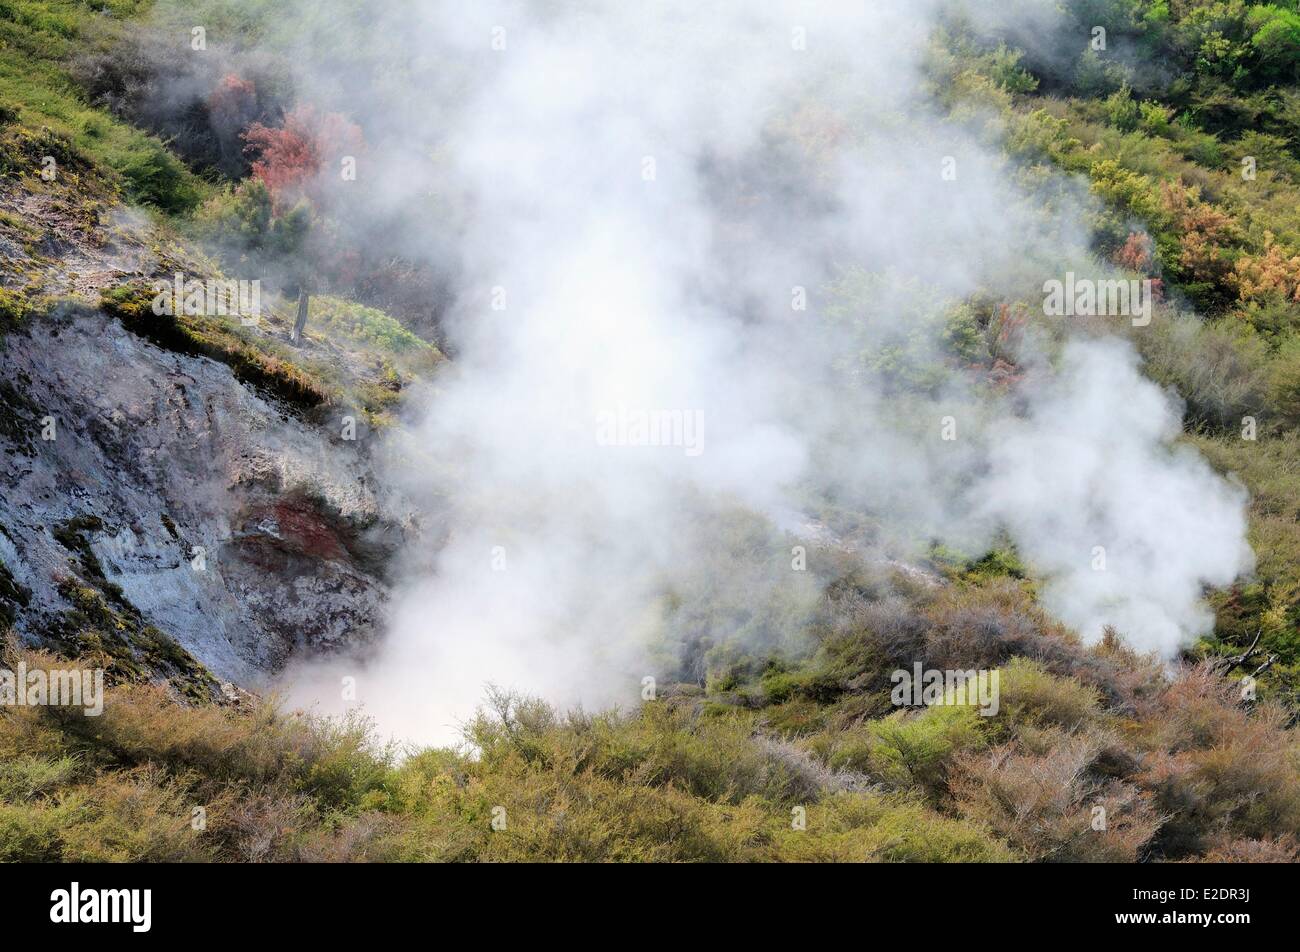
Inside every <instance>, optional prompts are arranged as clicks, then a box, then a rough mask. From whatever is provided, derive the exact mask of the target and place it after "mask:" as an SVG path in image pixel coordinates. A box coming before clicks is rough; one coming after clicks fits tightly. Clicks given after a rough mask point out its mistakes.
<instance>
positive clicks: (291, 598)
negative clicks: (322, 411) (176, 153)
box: [0, 306, 404, 693]
mask: <svg viewBox="0 0 1300 952" xmlns="http://www.w3.org/2000/svg"><path fill="white" fill-rule="evenodd" d="M0 418H2V419H3V424H2V425H0V564H2V565H3V571H2V573H0V607H2V608H3V611H4V613H5V617H7V618H8V619H9V621H10V623H11V625H12V628H13V630H14V632H15V633H16V634H17V635H18V636H19V637H21V638H22V639H23V640H24V641H27V642H29V643H34V644H50V645H51V646H53V647H56V648H63V649H80V650H85V649H87V648H90V649H92V650H93V649H98V648H100V647H103V648H104V649H105V650H107V652H108V653H109V654H112V655H114V656H118V657H120V658H121V660H122V663H123V665H124V667H125V668H126V669H127V670H131V671H133V672H134V674H135V676H143V677H154V676H164V677H172V678H175V677H176V676H178V675H179V676H183V677H185V678H187V679H189V680H191V681H195V680H197V681H200V682H206V684H207V686H208V687H207V688H206V689H205V691H206V693H213V692H212V690H211V689H212V688H213V686H214V684H215V682H213V681H212V679H210V678H208V677H207V676H206V674H204V673H203V672H201V671H198V670H197V669H196V670H192V671H188V672H187V671H186V668H187V663H186V661H185V659H184V656H183V653H181V652H176V651H175V650H174V648H175V645H172V644H171V640H174V642H175V644H176V645H179V647H180V648H182V649H184V653H188V655H190V656H192V657H193V659H196V660H197V661H198V662H199V663H200V664H201V665H202V666H204V667H205V668H206V669H207V670H208V671H209V672H211V675H213V676H215V679H217V681H231V682H234V683H235V684H237V685H240V686H244V687H251V688H256V687H257V686H259V685H261V684H263V683H265V681H266V680H267V677H268V675H270V674H271V673H273V672H275V671H277V670H279V669H280V668H281V667H283V666H284V664H285V663H286V662H287V660H288V659H289V658H290V656H291V655H293V654H294V653H295V652H319V651H331V650H338V649H341V648H344V647H348V648H352V647H355V646H357V645H359V644H363V643H364V642H366V641H368V640H369V639H371V638H373V637H374V636H375V635H376V634H377V633H378V632H379V631H380V630H381V628H382V626H383V623H384V618H385V611H386V605H387V602H388V596H389V589H388V585H387V584H386V581H385V572H386V565H387V563H388V561H389V559H390V557H391V556H392V554H393V553H394V552H395V551H396V549H397V548H398V546H399V544H400V543H401V541H402V536H403V531H404V530H403V529H402V528H401V525H402V520H403V518H404V517H403V515H402V514H401V512H400V507H399V506H397V505H395V504H394V503H393V501H392V500H391V499H385V498H383V496H382V494H381V493H378V492H377V491H376V481H375V477H374V474H373V470H372V467H371V463H370V459H369V455H368V454H369V449H370V447H371V446H373V445H374V443H375V440H374V439H364V440H356V441H351V440H344V439H342V438H341V433H340V431H339V429H338V428H336V427H332V426H330V425H329V424H321V423H316V422H308V421H306V420H304V419H301V418H299V417H298V416H296V415H295V414H294V413H293V412H291V411H290V410H289V409H287V408H285V407H282V406H280V405H278V404H276V403H274V402H272V400H271V398H269V397H265V398H264V397H263V396H262V395H259V394H258V393H257V392H255V391H254V390H253V389H252V388H250V387H249V386H247V385H245V384H243V383H241V382H240V381H238V380H236V379H235V377H234V375H233V374H232V372H231V370H230V369H229V368H228V367H226V366H224V365H223V364H220V363H217V362H215V361H212V360H209V359H207V358H203V357H192V356H187V355H184V354H178V353H173V352H169V351H166V350H163V349H160V348H159V347H156V346H154V345H153V344H151V343H149V342H148V341H146V340H144V339H142V338H140V337H137V336H135V335H134V334H132V333H130V332H129V331H127V330H126V329H124V328H123V326H122V325H121V324H120V323H119V322H118V321H117V320H116V319H115V318H112V317H110V316H108V315H106V314H105V313H103V312H101V311H98V310H94V309H92V308H89V307H79V306H64V307H59V308H55V309H54V310H53V311H52V312H51V313H49V314H47V315H43V316H39V317H36V318H33V319H32V320H30V321H29V322H28V323H27V325H26V326H25V327H24V328H22V329H21V330H19V331H16V332H12V333H10V334H8V335H7V336H6V337H4V338H3V339H2V340H0ZM0 621H3V618H0ZM110 629H111V630H110ZM154 629H156V631H155V630H154ZM88 632H89V634H88ZM87 638H89V639H91V641H92V642H93V641H94V640H95V639H96V638H98V639H100V640H101V641H102V642H103V644H102V645H99V644H94V643H91V644H86V639H87ZM70 642H72V643H70ZM78 642H79V643H78Z"/></svg>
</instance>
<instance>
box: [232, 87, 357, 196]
mask: <svg viewBox="0 0 1300 952" xmlns="http://www.w3.org/2000/svg"><path fill="white" fill-rule="evenodd" d="M244 141H245V142H246V143H247V149H248V151H249V152H251V153H253V154H255V155H256V156H257V158H256V159H255V160H254V161H253V174H254V175H255V176H257V177H258V178H259V179H261V181H262V182H263V183H265V185H266V187H267V189H269V190H270V192H271V198H272V200H273V201H274V203H275V205H276V207H277V209H279V208H284V207H285V206H287V205H289V204H292V203H293V202H295V201H297V200H298V199H300V198H303V197H308V198H311V199H312V200H313V201H314V202H316V203H317V204H319V203H320V202H321V200H322V199H323V198H324V194H325V193H324V191H323V189H322V188H321V187H320V186H321V184H322V179H323V177H322V175H321V172H322V170H324V169H325V168H327V167H329V166H333V165H334V164H335V163H336V162H337V161H338V160H339V159H340V158H342V157H343V156H344V155H356V154H357V153H359V152H360V151H361V150H362V148H363V147H364V146H365V139H364V137H363V136H362V134H361V129H360V128H359V127H357V126H356V125H355V124H353V123H352V122H349V121H348V120H347V119H346V118H344V117H343V116H341V115H339V114H338V113H336V112H327V113H320V112H317V111H316V109H315V107H313V106H310V105H302V106H298V107H297V108H295V109H294V110H293V111H292V112H291V113H289V114H288V115H287V116H285V118H284V125H282V126H281V127H280V128H278V129H276V128H272V127H270V126H265V125H263V124H261V123H255V124H254V125H252V126H250V127H249V129H248V131H246V132H245V133H244Z"/></svg>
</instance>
